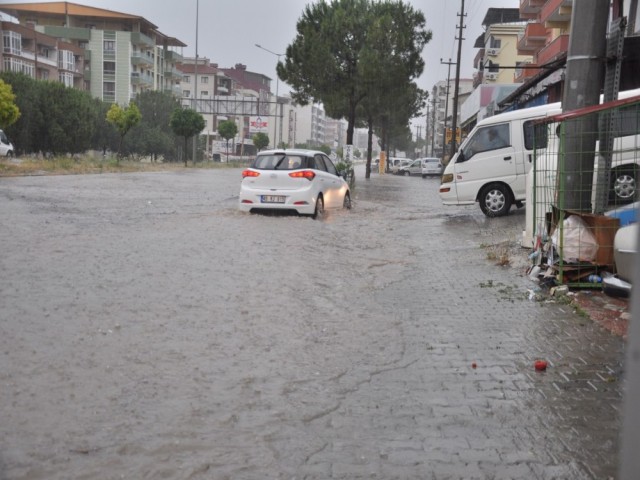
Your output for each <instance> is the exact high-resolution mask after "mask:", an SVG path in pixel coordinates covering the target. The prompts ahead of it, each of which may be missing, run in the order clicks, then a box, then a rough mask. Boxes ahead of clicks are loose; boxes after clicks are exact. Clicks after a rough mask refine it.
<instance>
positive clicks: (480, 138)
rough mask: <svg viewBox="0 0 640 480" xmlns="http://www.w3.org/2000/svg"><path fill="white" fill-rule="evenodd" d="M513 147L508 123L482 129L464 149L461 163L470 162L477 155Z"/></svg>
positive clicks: (478, 130)
mask: <svg viewBox="0 0 640 480" xmlns="http://www.w3.org/2000/svg"><path fill="white" fill-rule="evenodd" d="M510 145H511V134H510V129H509V124H508V123H502V124H497V125H488V126H486V127H480V128H478V129H477V130H476V132H475V133H474V134H473V135H472V136H471V137H469V139H468V141H467V142H466V144H465V146H464V147H463V149H462V154H463V157H462V158H460V160H461V161H465V160H469V159H470V158H471V157H473V156H474V155H475V154H477V153H481V152H487V151H489V150H498V149H500V148H505V147H508V146H510Z"/></svg>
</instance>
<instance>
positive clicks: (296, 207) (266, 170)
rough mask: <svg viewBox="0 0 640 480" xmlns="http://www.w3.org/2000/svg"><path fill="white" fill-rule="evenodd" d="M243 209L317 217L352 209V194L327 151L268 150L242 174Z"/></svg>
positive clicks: (241, 194)
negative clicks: (339, 209) (331, 211)
mask: <svg viewBox="0 0 640 480" xmlns="http://www.w3.org/2000/svg"><path fill="white" fill-rule="evenodd" d="M239 208H240V210H241V211H244V212H257V211H261V210H263V211H264V210H279V211H292V212H297V213H298V214H301V215H311V216H312V217H313V218H316V217H322V216H323V215H324V213H325V211H326V210H331V209H338V208H346V209H349V208H351V193H350V192H349V185H348V184H347V182H346V181H345V180H344V178H342V177H341V176H340V175H338V171H337V170H336V167H335V165H334V164H333V162H332V161H331V159H330V158H329V157H328V156H327V155H325V154H324V153H323V152H319V151H315V150H267V151H263V152H260V153H258V155H257V156H256V158H255V160H254V161H253V162H252V163H251V166H250V167H249V168H247V169H245V170H244V171H243V172H242V182H241V184H240V204H239Z"/></svg>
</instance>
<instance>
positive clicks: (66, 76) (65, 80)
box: [58, 72, 115, 93]
mask: <svg viewBox="0 0 640 480" xmlns="http://www.w3.org/2000/svg"><path fill="white" fill-rule="evenodd" d="M58 79H59V80H60V83H62V84H63V85H64V86H66V87H73V73H69V72H60V73H59V74H58ZM113 91H114V93H115V84H114V90H113Z"/></svg>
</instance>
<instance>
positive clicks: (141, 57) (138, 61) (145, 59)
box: [131, 52, 153, 67]
mask: <svg viewBox="0 0 640 480" xmlns="http://www.w3.org/2000/svg"><path fill="white" fill-rule="evenodd" d="M131 65H144V66H150V67H151V66H153V58H151V57H149V56H147V54H145V53H142V52H134V53H132V54H131Z"/></svg>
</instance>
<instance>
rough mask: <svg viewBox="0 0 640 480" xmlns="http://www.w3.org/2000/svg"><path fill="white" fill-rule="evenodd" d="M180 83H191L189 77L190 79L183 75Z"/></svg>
mask: <svg viewBox="0 0 640 480" xmlns="http://www.w3.org/2000/svg"><path fill="white" fill-rule="evenodd" d="M182 81H183V82H184V83H191V77H190V76H189V75H184V76H183V77H182Z"/></svg>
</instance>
